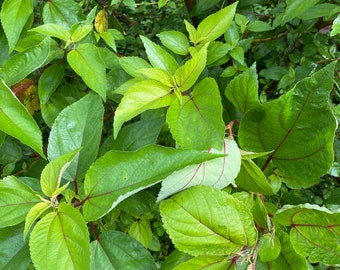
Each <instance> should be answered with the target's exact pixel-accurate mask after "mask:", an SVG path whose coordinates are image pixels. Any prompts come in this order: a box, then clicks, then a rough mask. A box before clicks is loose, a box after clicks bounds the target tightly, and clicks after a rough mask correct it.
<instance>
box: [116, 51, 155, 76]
mask: <svg viewBox="0 0 340 270" xmlns="http://www.w3.org/2000/svg"><path fill="white" fill-rule="evenodd" d="M119 64H120V65H121V67H122V69H124V71H125V72H126V73H127V74H129V75H131V76H132V77H135V78H141V79H145V77H144V76H143V74H141V73H140V72H139V70H140V69H146V68H152V67H151V65H150V64H149V63H148V62H146V61H145V60H144V59H143V58H140V57H137V56H127V57H121V58H119Z"/></svg>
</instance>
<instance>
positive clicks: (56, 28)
mask: <svg viewBox="0 0 340 270" xmlns="http://www.w3.org/2000/svg"><path fill="white" fill-rule="evenodd" d="M30 31H34V32H37V33H40V34H43V35H46V36H50V37H56V38H59V39H61V40H64V41H67V40H69V39H71V34H70V32H69V31H68V30H67V29H65V28H64V27H62V26H60V25H58V24H56V23H46V24H42V25H39V26H37V27H35V28H32V29H30Z"/></svg>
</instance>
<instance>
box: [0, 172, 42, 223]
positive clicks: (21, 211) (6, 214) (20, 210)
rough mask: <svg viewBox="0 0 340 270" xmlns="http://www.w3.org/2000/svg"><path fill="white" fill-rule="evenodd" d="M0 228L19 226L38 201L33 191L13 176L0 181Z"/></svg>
mask: <svg viewBox="0 0 340 270" xmlns="http://www.w3.org/2000/svg"><path fill="white" fill-rule="evenodd" d="M0 198H1V199H0V216H1V219H0V228H3V227H8V226H12V225H16V224H19V223H20V222H22V221H24V220H25V216H26V214H27V213H28V211H29V210H30V209H31V208H32V207H33V206H34V205H35V204H36V203H37V202H39V201H40V199H39V198H38V197H37V196H36V195H35V194H34V192H33V190H32V189H31V188H30V187H29V186H27V185H26V184H24V183H23V182H22V181H20V180H19V179H18V178H16V177H15V176H7V177H5V178H4V179H3V180H1V181H0Z"/></svg>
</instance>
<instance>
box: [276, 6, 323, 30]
mask: <svg viewBox="0 0 340 270" xmlns="http://www.w3.org/2000/svg"><path fill="white" fill-rule="evenodd" d="M318 2H320V0H309V1H305V0H287V7H286V10H285V12H284V14H283V18H282V21H281V25H283V24H285V23H286V22H289V21H290V20H292V19H294V18H295V17H298V16H299V15H301V14H303V13H304V12H305V11H306V10H307V9H309V8H311V7H313V6H315V5H316V4H317V3H318Z"/></svg>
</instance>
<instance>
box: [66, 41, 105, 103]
mask: <svg viewBox="0 0 340 270" xmlns="http://www.w3.org/2000/svg"><path fill="white" fill-rule="evenodd" d="M67 61H68V63H69V64H70V66H71V67H72V69H73V70H74V71H75V72H76V73H77V74H78V75H79V76H80V77H81V78H82V79H83V81H84V82H85V84H86V85H87V86H88V87H90V88H91V89H92V90H93V91H94V92H96V93H98V94H99V95H100V96H101V97H102V99H103V100H105V99H106V89H107V82H106V66H105V63H104V61H103V59H102V57H101V55H100V53H99V50H98V48H97V47H96V46H95V45H93V44H90V43H84V44H80V45H79V46H78V47H77V48H76V49H74V50H72V51H70V52H69V53H68V54H67Z"/></svg>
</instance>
